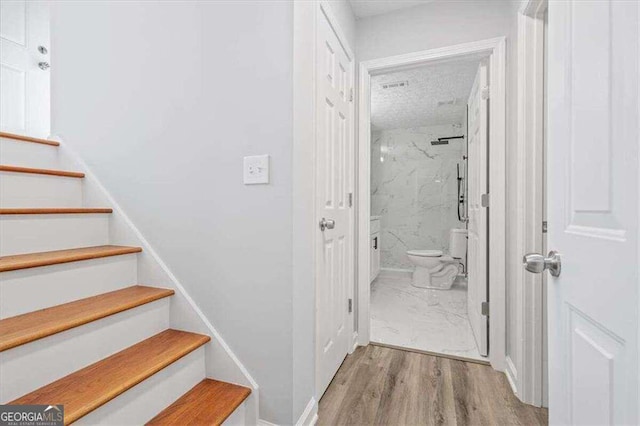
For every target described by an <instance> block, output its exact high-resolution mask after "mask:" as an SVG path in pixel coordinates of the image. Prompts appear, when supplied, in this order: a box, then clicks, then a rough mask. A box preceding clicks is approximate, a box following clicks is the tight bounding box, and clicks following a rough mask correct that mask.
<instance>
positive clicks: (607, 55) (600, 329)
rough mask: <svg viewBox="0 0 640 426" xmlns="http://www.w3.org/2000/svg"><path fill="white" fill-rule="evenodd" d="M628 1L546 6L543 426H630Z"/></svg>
mask: <svg viewBox="0 0 640 426" xmlns="http://www.w3.org/2000/svg"><path fill="white" fill-rule="evenodd" d="M638 23H639V11H638V3H637V2H635V1H633V2H625V1H576V0H573V1H570V0H566V1H550V2H549V43H548V46H549V55H548V57H549V66H548V117H549V126H548V131H549V134H548V160H547V161H548V162H547V166H548V167H547V170H548V179H547V191H548V192H547V193H548V220H549V231H548V247H549V249H550V250H557V251H558V252H559V253H560V255H561V258H562V270H561V274H560V276H559V277H553V276H550V277H549V280H548V299H547V301H548V315H549V320H548V327H549V416H550V423H551V424H575V425H613V424H616V425H632V424H638V422H639V421H640V419H639V418H638V409H639V408H640V407H639V403H638V397H639V395H638V302H639V300H638V284H639V280H638V278H639V277H638V264H639V259H638V201H639V199H638V198H639V197H638V189H639V188H638V166H639V163H638V136H639V132H638V124H639V123H638V78H639V73H638V59H639V58H638V52H639V48H640V46H639V39H640V38H639V37H640V33H639V32H638Z"/></svg>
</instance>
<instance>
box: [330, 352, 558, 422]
mask: <svg viewBox="0 0 640 426" xmlns="http://www.w3.org/2000/svg"><path fill="white" fill-rule="evenodd" d="M547 423H548V416H547V410H546V409H543V408H537V407H533V406H530V405H526V404H523V403H522V402H520V401H519V400H518V398H517V397H516V396H515V395H514V394H513V392H512V391H511V387H510V386H509V383H508V382H507V378H506V377H505V375H504V374H502V373H499V372H497V371H495V370H493V369H492V368H491V367H489V366H486V365H481V364H476V363H470V362H465V361H457V360H453V359H447V358H442V357H436V356H431V355H425V354H420V353H415V352H407V351H403V350H398V349H391V348H385V347H381V346H374V345H369V346H367V347H360V348H358V349H356V351H355V352H354V353H353V354H351V355H349V356H348V357H347V358H346V359H345V361H344V363H343V364H342V366H341V367H340V369H339V370H338V373H337V374H336V376H335V377H334V379H333V381H332V382H331V384H330V385H329V388H328V389H327V391H326V392H325V394H324V396H323V397H322V399H321V400H320V406H319V410H318V425H528V426H533V425H546V424H547Z"/></svg>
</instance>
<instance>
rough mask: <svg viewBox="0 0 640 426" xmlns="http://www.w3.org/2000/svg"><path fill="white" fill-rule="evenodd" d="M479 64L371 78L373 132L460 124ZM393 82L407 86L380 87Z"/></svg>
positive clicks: (455, 64)
mask: <svg viewBox="0 0 640 426" xmlns="http://www.w3.org/2000/svg"><path fill="white" fill-rule="evenodd" d="M479 61H480V60H479V59H473V60H466V61H464V62H462V61H458V62H449V63H441V64H434V65H429V66H426V67H420V68H412V69H409V70H405V71H397V72H393V73H388V74H382V75H377V76H373V77H371V125H372V128H373V130H382V129H400V128H404V129H406V128H410V127H422V126H432V125H438V124H457V123H463V122H464V117H465V111H466V107H467V99H468V98H469V93H470V92H471V86H472V85H473V80H474V79H475V76H476V71H477V70H478V64H479ZM396 81H408V82H409V85H408V86H407V87H401V88H393V89H382V87H381V84H383V83H390V82H396Z"/></svg>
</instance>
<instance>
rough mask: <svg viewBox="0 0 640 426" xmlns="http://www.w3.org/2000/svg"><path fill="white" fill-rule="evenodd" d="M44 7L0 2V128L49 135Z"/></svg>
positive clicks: (10, 0) (46, 15) (17, 1)
mask: <svg viewBox="0 0 640 426" xmlns="http://www.w3.org/2000/svg"><path fill="white" fill-rule="evenodd" d="M48 8H49V6H48V4H47V2H44V1H25V0H8V1H5V0H2V1H1V2H0V130H4V131H8V132H12V133H20V134H27V135H29V136H36V137H48V136H49V120H50V117H49V115H50V112H49V110H50V102H49V99H50V98H49V97H50V93H49V70H48V68H47V67H48V65H49V52H48V50H49V9H48ZM45 49H46V50H45ZM45 52H46V53H45Z"/></svg>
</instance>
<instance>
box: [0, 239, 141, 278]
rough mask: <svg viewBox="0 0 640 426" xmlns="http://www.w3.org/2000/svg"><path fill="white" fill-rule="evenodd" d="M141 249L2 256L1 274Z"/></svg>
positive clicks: (99, 248) (108, 247)
mask: <svg viewBox="0 0 640 426" xmlns="http://www.w3.org/2000/svg"><path fill="white" fill-rule="evenodd" d="M141 251H142V249H141V248H140V247H127V246H111V245H106V246H95V247H83V248H77V249H68V250H55V251H45V252H40V253H28V254H17V255H13V256H0V272H6V271H14V270H16V269H26V268H35V267H38V266H48V265H56V264H59V263H68V262H77V261H80V260H89V259H98V258H101V257H109V256H118V255H121V254H129V253H139V252H141Z"/></svg>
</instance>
